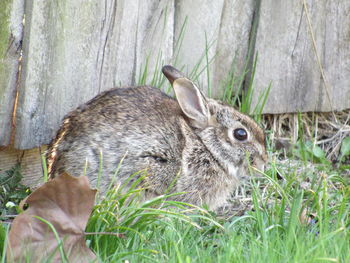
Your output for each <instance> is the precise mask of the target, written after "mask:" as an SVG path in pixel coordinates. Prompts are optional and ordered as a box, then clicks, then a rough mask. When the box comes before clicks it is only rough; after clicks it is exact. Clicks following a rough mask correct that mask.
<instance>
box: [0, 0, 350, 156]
mask: <svg viewBox="0 0 350 263" xmlns="http://www.w3.org/2000/svg"><path fill="white" fill-rule="evenodd" d="M7 1H10V0H7ZM12 1H23V0H12ZM259 2H261V10H260V16H254V13H255V12H256V11H257V10H256V8H257V5H256V4H257V3H259ZM307 3H308V6H309V10H310V15H311V22H312V26H313V30H314V32H315V38H316V45H317V51H318V53H319V54H320V58H321V63H322V66H323V68H324V70H325V75H326V77H327V79H328V82H329V87H330V88H329V89H330V90H329V92H330V96H331V99H332V106H333V109H334V110H342V109H346V108H350V72H349V71H350V49H349V48H348V47H349V46H350V39H349V28H350V17H349V16H350V11H349V10H350V2H349V1H342V0H334V1H327V0H307ZM25 13H26V27H25V32H24V45H23V70H22V75H21V82H20V88H19V103H18V111H17V119H16V121H17V128H16V134H15V147H16V148H19V149H30V148H33V147H36V146H39V145H41V144H45V143H48V142H49V141H50V139H51V138H52V136H53V135H54V134H55V132H56V130H57V129H58V126H59V124H60V121H61V119H62V118H63V116H64V115H65V114H66V113H67V112H69V111H70V110H72V109H74V108H76V107H77V106H78V105H80V104H81V103H84V102H86V101H88V100H89V99H91V98H92V97H94V96H95V95H96V94H98V93H99V92H101V91H103V90H107V89H110V88H112V87H114V86H128V85H135V84H137V83H138V82H139V81H138V76H140V72H142V71H143V69H144V68H145V67H146V61H148V64H147V67H148V74H149V75H152V74H153V72H158V73H159V72H160V67H161V66H162V65H163V64H167V63H173V64H174V63H175V62H176V65H177V66H178V67H179V68H182V69H183V71H184V72H186V73H187V72H189V71H190V70H191V69H192V68H193V67H194V66H195V65H197V64H198V63H199V62H200V61H201V63H200V65H201V67H200V68H201V69H203V68H204V66H205V65H206V61H205V47H206V44H207V45H209V46H210V49H209V50H208V58H209V59H211V58H212V57H214V56H215V57H216V60H214V61H213V62H212V63H211V64H210V68H209V76H207V75H206V74H207V72H206V71H204V73H203V74H202V75H201V76H200V77H199V78H198V79H195V82H197V83H198V84H199V85H200V86H201V88H202V89H203V90H204V91H205V92H206V93H208V89H207V87H208V83H209V84H210V86H211V87H212V95H213V96H215V97H220V96H221V95H222V90H221V89H220V87H221V83H222V81H223V80H224V79H225V77H226V75H227V73H228V72H229V71H230V70H231V69H232V68H234V71H235V75H237V76H240V75H242V74H243V72H244V71H246V70H247V69H246V57H247V52H248V45H249V42H250V41H252V39H253V38H251V29H252V23H253V21H252V20H253V17H255V19H258V24H259V26H258V28H257V36H256V43H255V50H254V51H256V52H258V53H259V59H258V66H257V71H256V76H255V77H256V78H255V88H256V91H255V96H254V98H253V102H254V103H256V101H257V98H258V95H259V93H260V92H261V91H263V90H264V89H265V88H266V87H267V86H268V85H269V83H270V81H272V85H273V86H272V90H271V92H270V95H269V100H268V102H267V104H266V106H265V110H264V112H266V113H284V112H296V111H329V110H331V107H330V104H329V102H328V99H327V96H326V93H325V87H324V85H323V82H322V79H321V75H320V70H319V68H318V65H317V60H316V56H315V53H314V50H313V45H312V40H311V37H310V31H309V27H308V24H307V21H306V17H305V10H304V9H303V6H302V1H301V0H297V1H287V2H286V3H284V2H283V3H282V2H281V1H279V2H276V1H273V0H259V1H258V0H248V1H241V0H218V1H209V0H205V1H199V0H192V1H185V0H168V1H167V0H144V1H142V0H135V1H128V0H105V1H100V0H90V1H83V0H75V1H73V0H51V1H44V0H38V1H34V0H27V1H26V10H25ZM185 20H186V21H187V23H186V26H185V32H184V37H183V40H182V45H181V48H180V50H179V52H178V53H177V52H176V51H177V50H176V48H175V47H176V44H177V43H178V42H179V41H180V40H181V28H182V26H183V24H184V22H185ZM253 44H254V43H253ZM253 46H254V45H253ZM10 75H11V80H12V82H11V83H13V79H14V77H13V76H14V74H10ZM208 81H209V82H208ZM0 82H1V80H0ZM7 83H10V82H7ZM146 83H151V79H150V78H149V79H148V80H146ZM0 87H1V88H0V90H1V92H2V93H4V92H3V91H6V94H7V95H5V99H3V97H1V98H0V102H1V103H2V104H1V110H0V114H2V115H1V117H2V116H5V117H6V116H7V117H6V118H5V117H4V118H1V119H0V125H1V126H0V132H1V134H0V142H1V141H3V142H5V144H6V141H8V140H9V139H8V138H9V137H8V136H9V134H10V133H9V132H7V133H4V132H3V130H5V131H6V128H7V126H8V125H9V120H10V118H9V116H11V114H12V113H11V114H10V113H9V112H10V108H11V107H13V99H11V98H13V94H14V90H13V89H11V88H8V87H13V85H12V86H11V85H8V86H6V88H5V89H4V88H3V87H4V85H3V84H1V86H0ZM11 96H12V97H11ZM7 98H10V99H7ZM1 100H2V101H1ZM3 103H4V105H5V106H3ZM6 103H7V104H6ZM11 103H12V104H11ZM252 108H253V107H252ZM4 127H5V128H4Z"/></svg>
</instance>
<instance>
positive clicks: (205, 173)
mask: <svg viewBox="0 0 350 263" xmlns="http://www.w3.org/2000/svg"><path fill="white" fill-rule="evenodd" d="M163 73H164V74H165V75H166V77H167V78H168V79H169V81H170V82H171V84H172V86H173V88H174V91H175V94H176V98H177V101H178V103H179V105H180V107H181V109H182V111H183V113H184V115H185V116H186V118H184V119H183V121H182V123H181V128H182V133H183V134H184V136H185V140H186V143H185V147H184V150H183V160H182V162H183V163H182V170H183V174H184V176H185V177H186V174H187V175H188V178H187V179H186V180H184V182H183V186H184V188H186V185H190V184H191V180H192V179H191V178H190V177H191V175H194V174H198V173H199V174H201V175H202V176H201V179H204V180H207V182H208V184H207V185H204V184H202V186H201V187H202V188H208V187H210V186H212V185H214V184H218V185H217V188H218V189H219V190H218V191H219V192H220V191H225V187H227V188H230V187H231V190H232V187H234V186H235V185H236V184H237V183H238V181H242V180H245V179H247V178H249V177H248V169H247V168H248V163H250V164H251V165H252V166H253V167H255V168H257V169H259V170H263V168H264V164H265V163H266V161H267V155H266V148H265V135H264V131H263V130H262V129H261V128H260V127H259V126H258V124H257V123H256V122H255V121H254V120H253V119H251V118H250V117H249V116H247V115H244V114H242V113H240V112H238V111H237V110H235V109H234V108H232V107H231V106H228V105H225V104H224V103H222V102H219V101H216V100H214V99H209V98H206V97H205V96H204V95H203V94H202V93H201V92H200V90H199V89H198V88H197V87H196V85H195V84H194V83H193V82H192V81H190V80H189V79H187V78H186V77H184V76H183V74H182V73H181V72H179V71H177V70H176V69H174V68H172V67H171V66H165V67H164V68H163ZM220 177H222V178H221V179H220ZM192 183H193V184H198V183H196V182H193V180H192ZM193 184H192V185H193ZM225 184H226V186H224V185H225ZM220 189H221V190H220ZM178 190H181V191H185V190H186V189H178ZM203 196H204V195H203ZM209 196H210V194H209ZM209 198H210V197H209ZM213 198H214V199H215V197H213ZM208 202H209V203H210V201H206V203H208ZM214 206H215V205H214Z"/></svg>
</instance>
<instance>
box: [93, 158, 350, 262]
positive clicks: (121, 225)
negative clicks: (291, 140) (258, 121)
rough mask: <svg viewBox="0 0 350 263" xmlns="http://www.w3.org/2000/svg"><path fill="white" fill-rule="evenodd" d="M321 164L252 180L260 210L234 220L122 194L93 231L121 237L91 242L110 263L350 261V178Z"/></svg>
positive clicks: (107, 203)
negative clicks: (311, 167)
mask: <svg viewBox="0 0 350 263" xmlns="http://www.w3.org/2000/svg"><path fill="white" fill-rule="evenodd" d="M315 167H316V168H317V169H319V170H317V172H315V171H314V170H313V169H312V170H310V169H309V168H305V169H300V166H299V165H297V166H296V167H294V168H293V167H290V164H283V165H281V164H276V163H273V165H272V168H270V169H269V170H268V171H267V172H266V173H265V174H263V177H262V178H259V179H256V180H253V181H252V182H251V183H252V192H251V196H252V209H250V210H248V211H247V212H246V214H245V215H243V216H232V217H230V218H228V219H219V218H216V217H215V215H213V214H210V213H209V212H206V211H205V210H203V209H199V208H198V209H196V208H191V207H188V206H186V205H185V204H180V203H175V202H172V201H165V200H164V198H162V197H160V198H157V199H155V200H153V201H149V202H146V203H143V202H139V201H138V198H139V196H140V193H141V192H142V190H139V189H134V190H130V191H129V192H128V193H127V194H121V193H120V191H117V192H116V191H114V192H113V193H111V194H112V196H110V197H111V198H109V199H107V200H104V201H102V202H101V203H100V204H99V205H97V206H96V208H95V210H94V213H93V215H92V217H91V219H90V222H89V225H88V228H87V232H114V233H119V234H121V236H120V237H117V236H114V235H108V234H107V235H106V234H97V235H93V236H88V240H89V241H88V242H89V243H90V247H91V248H92V249H93V250H94V251H95V252H96V253H97V255H98V257H99V258H100V260H101V261H103V262H118V261H119V262H123V261H125V260H129V262H350V232H349V231H350V229H349V227H350V220H349V219H350V218H349V212H350V211H349V209H350V202H349V201H350V200H349V196H350V189H349V178H347V179H346V180H345V179H344V178H342V177H341V175H340V174H339V173H338V171H337V170H333V169H332V168H331V167H329V166H324V165H323V164H320V165H316V166H315ZM284 171H285V172H284ZM277 173H278V174H279V175H280V176H282V177H283V178H284V179H283V180H282V181H278V180H277V179H276V175H277ZM320 174H323V175H322V176H320ZM303 182H310V183H309V185H308V186H307V187H305V186H304V184H303ZM131 197H133V198H131ZM127 198H129V199H130V198H131V199H132V200H131V201H129V202H128V203H127V202H126V200H127Z"/></svg>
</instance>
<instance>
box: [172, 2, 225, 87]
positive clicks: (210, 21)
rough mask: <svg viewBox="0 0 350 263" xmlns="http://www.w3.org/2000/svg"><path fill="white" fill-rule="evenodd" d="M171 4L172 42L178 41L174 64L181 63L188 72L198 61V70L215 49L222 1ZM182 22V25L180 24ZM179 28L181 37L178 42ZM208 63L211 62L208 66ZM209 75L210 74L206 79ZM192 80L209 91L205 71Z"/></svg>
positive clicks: (212, 54) (213, 53)
mask: <svg viewBox="0 0 350 263" xmlns="http://www.w3.org/2000/svg"><path fill="white" fill-rule="evenodd" d="M175 3H176V7H175V38H176V39H175V41H176V42H177V43H181V47H180V51H179V54H178V63H177V64H178V65H180V66H182V65H184V66H185V68H184V71H185V72H189V71H190V70H192V69H193V68H194V67H196V66H197V65H198V64H199V65H200V67H199V70H202V69H203V68H204V67H205V66H206V64H207V62H206V59H208V60H211V59H212V58H213V57H214V55H215V52H216V50H217V47H216V46H217V38H218V34H219V30H220V22H221V15H222V11H223V7H224V0H218V1H210V0H205V1H201V0H193V1H186V0H178V1H175ZM185 21H186V24H184V23H185ZM183 27H184V32H183V40H182V42H180V41H181V38H180V37H181V33H182V31H181V30H182V28H183ZM206 46H207V47H208V50H207V51H208V52H207V54H206ZM206 56H207V57H206ZM212 66H213V64H211V66H210V69H211V68H212ZM210 72H212V70H210ZM209 74H210V73H209ZM211 77H212V76H211V74H210V75H209V82H210V81H211ZM195 81H196V82H198V83H199V84H200V86H201V88H202V90H203V91H204V92H205V93H209V92H208V90H207V88H208V76H207V72H204V73H203V74H201V77H200V78H199V79H198V80H195ZM209 85H210V84H209Z"/></svg>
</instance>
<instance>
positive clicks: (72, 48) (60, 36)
mask: <svg viewBox="0 0 350 263" xmlns="http://www.w3.org/2000/svg"><path fill="white" fill-rule="evenodd" d="M172 5H173V4H172V1H165V0H163V1H156V0H148V1H141V0H139V1H127V0H123V1H116V0H106V1H99V0H92V1H88V2H87V1H82V0H80V1H70V0H64V1H62V0H60V1H59V0H53V1H33V0H28V1H27V3H26V15H27V20H28V21H27V26H26V30H25V36H24V56H25V59H24V60H23V74H22V83H21V84H22V85H21V86H22V87H21V92H20V96H19V107H18V111H17V129H16V137H15V147H16V148H19V149H29V148H32V147H35V146H38V145H41V144H43V143H48V142H49V141H50V139H51V137H52V136H53V134H54V133H55V131H56V130H57V128H58V125H59V123H60V121H61V119H62V117H63V116H64V115H65V114H66V113H67V112H68V111H69V110H71V109H73V108H75V107H77V106H78V105H79V104H81V103H83V102H86V101H87V100H89V99H90V98H92V97H93V96H95V95H96V94H97V93H99V92H101V91H103V90H106V89H110V88H112V87H114V86H118V85H131V84H134V83H135V76H136V73H137V71H138V70H139V68H138V67H139V65H141V64H142V60H143V59H145V57H146V56H147V55H146V53H147V52H148V50H152V49H157V50H162V51H163V52H164V53H166V51H169V54H170V55H168V54H166V55H164V57H165V58H167V57H170V56H171V54H172V50H171V49H170V48H169V47H171V46H172V34H173V30H172V29H171V30H170V29H169V27H170V26H171V24H169V23H167V24H166V25H165V28H163V27H160V24H161V23H162V18H161V16H162V15H163V16H164V15H165V14H166V10H169V12H170V16H171V15H172V14H171V12H173V11H172ZM155 14H156V15H157V17H153V16H154V15H155ZM158 19H160V20H158ZM170 21H171V20H170ZM158 28H159V29H161V28H163V30H164V32H165V33H164V34H163V35H162V34H160V33H158V31H157V30H158ZM156 29H157V30H156ZM160 36H162V37H163V36H164V38H165V39H166V41H164V42H163V41H161V39H159V38H160ZM169 49H170V50H169Z"/></svg>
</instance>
